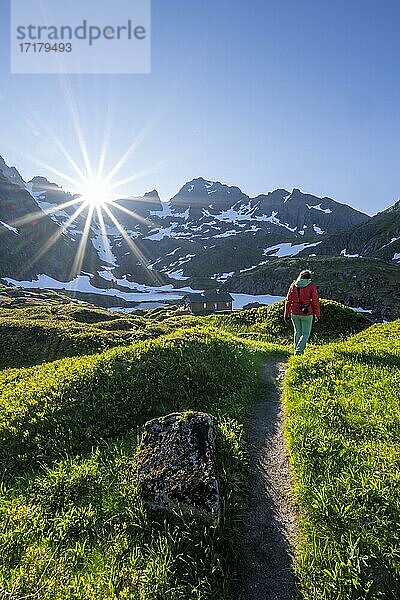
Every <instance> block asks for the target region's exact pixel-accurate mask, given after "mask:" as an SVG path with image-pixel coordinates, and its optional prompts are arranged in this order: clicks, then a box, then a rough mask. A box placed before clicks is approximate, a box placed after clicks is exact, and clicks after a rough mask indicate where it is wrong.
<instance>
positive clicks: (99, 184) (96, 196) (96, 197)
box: [80, 178, 115, 208]
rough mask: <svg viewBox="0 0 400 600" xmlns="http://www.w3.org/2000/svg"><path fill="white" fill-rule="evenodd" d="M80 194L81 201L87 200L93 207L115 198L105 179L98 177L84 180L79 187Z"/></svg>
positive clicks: (100, 205)
mask: <svg viewBox="0 0 400 600" xmlns="http://www.w3.org/2000/svg"><path fill="white" fill-rule="evenodd" d="M80 196H81V199H82V201H83V202H87V203H88V204H89V206H92V207H93V208H97V207H99V208H100V207H102V206H104V205H105V204H108V203H111V202H112V201H113V199H115V194H113V192H112V190H111V188H110V186H109V184H108V183H107V181H106V180H104V179H98V178H93V179H88V180H87V181H85V182H84V183H83V185H82V187H81V189H80Z"/></svg>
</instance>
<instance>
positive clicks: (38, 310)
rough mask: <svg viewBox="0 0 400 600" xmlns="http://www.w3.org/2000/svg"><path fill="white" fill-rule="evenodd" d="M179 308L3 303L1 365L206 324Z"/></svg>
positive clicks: (38, 360) (26, 362)
mask: <svg viewBox="0 0 400 600" xmlns="http://www.w3.org/2000/svg"><path fill="white" fill-rule="evenodd" d="M171 315H174V310H173V309H171V310H165V309H163V312H162V313H160V311H149V314H147V315H146V317H143V316H137V315H123V314H119V313H110V312H108V311H107V310H105V309H101V308H96V307H95V306H92V305H85V304H82V305H81V304H77V303H74V302H68V303H60V302H59V301H54V302H52V303H51V304H45V305H42V304H35V303H34V304H32V305H30V304H27V303H26V302H23V303H21V304H19V305H18V306H14V307H11V308H7V307H5V308H0V335H1V339H2V348H1V354H0V369H5V368H13V367H29V366H32V365H35V364H38V363H42V362H48V361H52V360H56V359H59V358H65V357H68V356H77V355H82V354H93V353H96V352H99V351H103V350H106V349H108V348H112V347H114V346H119V345H129V344H132V343H135V342H137V341H142V340H146V339H153V338H156V337H158V336H160V335H163V334H167V333H171V332H172V331H175V330H176V329H178V328H179V327H182V326H188V325H193V324H201V322H200V321H196V320H195V318H191V317H185V316H184V315H182V316H181V317H180V318H179V317H178V318H176V317H174V316H171Z"/></svg>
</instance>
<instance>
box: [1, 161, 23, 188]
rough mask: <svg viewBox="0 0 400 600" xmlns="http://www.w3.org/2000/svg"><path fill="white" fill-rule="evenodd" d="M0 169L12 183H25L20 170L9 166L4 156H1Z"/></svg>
mask: <svg viewBox="0 0 400 600" xmlns="http://www.w3.org/2000/svg"><path fill="white" fill-rule="evenodd" d="M0 171H2V172H3V173H4V175H5V176H6V177H7V179H9V180H10V181H11V182H12V183H16V184H17V185H24V183H25V181H24V180H23V179H22V177H21V174H20V173H19V171H17V169H16V168H15V167H9V166H8V165H7V163H6V161H5V160H4V158H3V157H2V156H0Z"/></svg>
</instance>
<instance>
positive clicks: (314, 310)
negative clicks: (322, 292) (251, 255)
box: [284, 271, 320, 354]
mask: <svg viewBox="0 0 400 600" xmlns="http://www.w3.org/2000/svg"><path fill="white" fill-rule="evenodd" d="M289 316H290V317H291V318H292V323H293V327H294V353H295V354H303V352H304V349H305V347H306V344H307V341H308V338H309V337H310V333H311V328H312V324H313V321H314V320H315V322H317V321H318V319H319V317H320V306H319V297H318V292H317V288H316V286H315V285H314V283H313V282H312V281H311V271H301V273H300V275H299V276H298V277H297V279H296V281H293V283H292V284H291V285H290V288H289V291H288V293H287V296H286V300H285V315H284V317H285V319H288V318H289Z"/></svg>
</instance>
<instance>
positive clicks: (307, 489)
mask: <svg viewBox="0 0 400 600" xmlns="http://www.w3.org/2000/svg"><path fill="white" fill-rule="evenodd" d="M399 367H400V320H398V321H394V322H392V323H388V324H386V325H373V326H372V327H370V328H369V329H367V330H366V331H364V332H362V333H360V334H358V335H356V336H354V337H351V338H349V339H348V340H347V341H345V342H342V343H340V344H330V345H327V346H322V347H319V348H318V349H315V350H314V351H313V352H308V353H306V354H305V355H304V357H302V358H297V357H293V358H292V359H291V362H290V368H289V371H288V373H287V377H286V381H285V404H286V411H287V439H288V443H289V447H290V454H291V460H292V466H293V470H294V475H295V484H296V494H297V496H298V499H299V503H300V509H301V515H302V521H301V529H302V538H301V540H300V545H299V548H298V552H297V572H298V574H299V577H300V580H301V582H302V591H303V597H304V598H306V599H307V600H328V599H329V600H330V599H333V598H338V599H343V600H346V599H350V598H351V599H354V600H378V599H381V598H382V599H383V598H385V599H386V600H390V599H391V600H395V599H396V598H399V597H400V583H399V582H400V532H399V527H398V523H399V515H400V494H399V489H400V487H399V484H400V403H399V390H400V369H399Z"/></svg>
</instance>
